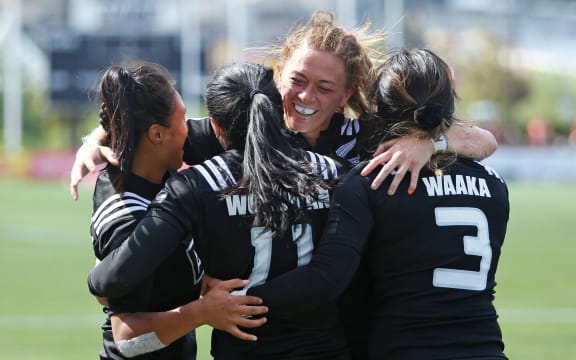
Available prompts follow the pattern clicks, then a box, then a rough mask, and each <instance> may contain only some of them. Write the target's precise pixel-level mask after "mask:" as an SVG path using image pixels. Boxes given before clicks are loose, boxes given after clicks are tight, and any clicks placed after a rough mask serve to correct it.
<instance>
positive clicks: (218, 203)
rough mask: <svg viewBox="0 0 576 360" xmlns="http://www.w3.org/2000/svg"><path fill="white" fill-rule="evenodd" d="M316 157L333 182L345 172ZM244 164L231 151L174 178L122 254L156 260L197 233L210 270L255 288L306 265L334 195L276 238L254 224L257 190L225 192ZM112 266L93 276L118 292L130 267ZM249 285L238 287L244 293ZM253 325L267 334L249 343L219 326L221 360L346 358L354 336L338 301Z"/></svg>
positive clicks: (138, 260)
mask: <svg viewBox="0 0 576 360" xmlns="http://www.w3.org/2000/svg"><path fill="white" fill-rule="evenodd" d="M308 155H309V158H310V161H311V162H313V163H314V164H315V165H316V166H315V167H316V168H321V169H322V172H321V173H322V174H323V176H324V178H325V179H326V180H330V179H335V178H336V177H337V176H338V175H339V174H340V173H341V171H342V168H341V165H338V164H336V163H335V162H334V161H333V160H332V159H330V158H327V157H324V156H320V155H318V154H315V153H308ZM241 165H242V155H241V154H240V153H238V152H237V151H234V150H231V151H227V152H225V153H223V154H221V155H218V156H215V157H213V158H212V159H210V160H207V161H205V162H203V163H201V164H198V165H196V166H193V167H191V168H189V169H186V170H184V171H181V172H180V173H179V174H177V175H175V176H173V177H172V178H171V179H170V180H169V181H168V182H167V184H166V186H165V189H164V190H162V191H161V192H160V193H159V194H158V196H157V197H156V199H155V200H154V201H153V203H152V204H151V205H150V211H149V213H148V214H147V215H146V217H145V218H144V219H143V220H142V222H141V224H140V225H139V226H138V227H137V228H136V231H135V232H134V234H133V235H132V236H131V237H130V238H129V239H128V241H127V242H126V243H124V244H123V245H122V246H121V247H120V248H119V252H118V253H117V254H116V257H118V258H121V259H123V260H124V261H125V262H126V263H129V264H130V267H129V268H134V267H140V266H143V265H144V264H152V266H154V264H156V263H157V262H158V261H159V260H158V258H159V257H162V254H165V253H167V252H170V251H171V249H172V247H173V246H174V244H176V243H178V242H179V241H181V239H182V238H184V237H185V236H186V235H187V234H192V235H193V238H194V241H195V246H196V249H197V250H198V253H199V255H200V257H201V259H202V262H203V266H204V268H205V270H206V272H207V273H208V274H210V275H211V276H214V277H216V278H219V279H223V280H226V279H231V278H244V279H249V280H250V284H249V285H248V286H254V285H257V284H260V283H263V282H266V281H268V280H269V279H271V278H274V277H276V276H278V275H279V274H282V273H284V272H286V271H289V270H291V269H293V268H296V267H298V266H301V265H304V264H306V263H307V262H308V261H309V260H310V257H311V256H312V251H313V249H314V244H315V242H316V241H317V239H318V238H319V236H320V234H321V232H322V229H323V226H324V221H325V217H326V215H327V212H328V207H329V205H330V198H329V194H328V193H327V192H325V193H321V194H319V195H318V197H314V198H312V197H311V200H310V202H309V204H308V209H309V211H308V215H307V219H308V222H307V223H302V224H294V225H293V226H292V229H291V231H289V232H288V234H286V236H285V237H284V238H272V237H271V236H270V233H268V232H262V229H261V228H258V227H252V216H251V200H250V196H247V195H240V194H229V195H226V196H225V197H224V198H222V190H225V189H227V188H228V187H230V186H232V185H234V184H236V182H237V179H238V176H239V174H240V172H241V168H240V167H241ZM151 238H156V239H158V238H159V239H162V241H152V240H151ZM110 258H111V257H108V258H107V259H106V260H105V261H107V260H109V259H110ZM111 261H114V260H111ZM111 265H112V266H108V267H109V268H110V269H114V270H113V272H112V273H110V272H109V273H108V276H106V277H100V276H98V274H95V272H94V271H93V272H92V275H91V280H92V281H94V282H98V283H100V284H101V285H102V286H103V287H106V288H108V289H110V290H114V289H117V288H122V287H124V286H125V284H124V283H125V282H126V281H128V280H127V279H123V267H122V266H117V265H115V264H111ZM127 269H128V268H127ZM245 291H246V289H238V293H239V294H240V293H244V292H245ZM247 331H248V332H252V333H254V334H256V335H257V336H258V338H259V340H258V341H256V342H248V341H243V340H239V339H237V338H235V337H233V336H231V335H229V334H228V333H226V332H221V331H218V330H214V332H213V336H212V354H213V356H214V357H215V359H340V358H341V359H346V352H347V349H346V340H345V338H344V336H343V333H342V328H341V325H340V323H339V320H338V312H337V308H336V306H335V304H334V303H332V304H329V305H326V306H323V307H320V308H317V309H314V311H308V312H302V313H298V314H295V315H292V316H289V317H282V316H278V317H268V322H267V323H266V325H264V326H262V327H261V328H257V329H248V330H247Z"/></svg>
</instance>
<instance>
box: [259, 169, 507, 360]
mask: <svg viewBox="0 0 576 360" xmlns="http://www.w3.org/2000/svg"><path fill="white" fill-rule="evenodd" d="M364 165H365V163H361V164H359V165H358V166H357V167H355V168H354V169H352V170H351V171H350V172H349V173H348V174H347V175H346V176H345V178H344V179H343V181H342V184H341V185H340V186H338V187H337V189H336V190H335V192H334V198H333V204H332V208H331V210H330V214H329V218H328V222H327V224H326V230H325V233H324V235H323V237H322V239H321V241H320V244H319V246H318V248H317V251H316V253H315V255H314V257H313V258H312V261H311V262H310V264H309V266H307V267H301V268H298V269H297V270H295V271H292V272H290V273H286V274H284V275H283V276H282V277H278V278H277V279H275V280H273V281H271V282H269V283H267V284H266V286H262V287H256V288H253V289H251V290H250V292H249V294H250V295H255V296H260V297H262V299H263V300H264V302H265V303H266V304H267V305H268V306H269V307H270V312H271V313H274V312H282V313H290V312H292V311H295V308H294V306H293V304H299V308H297V309H299V310H302V311H304V310H306V309H308V308H310V307H314V306H318V305H319V304H322V303H324V302H326V301H329V300H331V299H333V298H334V297H335V296H337V295H338V293H339V292H340V291H342V290H343V289H344V287H345V286H346V284H347V283H348V281H349V280H350V279H351V278H352V274H353V273H354V271H355V269H356V267H357V266H358V264H359V263H360V260H361V258H362V256H364V258H363V264H364V265H366V266H367V267H368V269H369V276H370V281H371V283H372V297H373V298H372V301H373V303H374V308H373V310H372V315H371V321H372V325H371V330H370V332H371V336H370V345H369V347H370V354H371V355H370V358H371V359H387V360H388V359H402V360H406V359H408V360H410V359H415V360H416V359H440V358H441V359H468V358H482V359H506V357H505V356H504V354H503V348H504V345H503V342H502V335H501V331H500V328H499V325H498V323H497V313H496V310H495V308H494V306H493V303H492V302H493V299H494V287H495V285H496V282H495V273H496V268H497V265H498V260H499V257H500V251H501V247H502V244H503V241H504V237H505V233H506V227H507V222H508V215H509V200H508V190H507V187H506V184H505V183H504V181H503V180H502V179H501V178H500V177H499V176H498V175H497V174H496V173H495V172H494V171H493V170H491V169H489V168H486V167H485V166H483V165H482V164H480V163H478V162H474V161H472V160H465V159H460V160H459V161H457V162H456V163H455V164H453V165H451V166H450V167H449V168H448V169H447V170H445V171H444V174H443V175H442V176H435V175H434V174H433V173H432V172H430V171H424V170H423V171H422V172H421V174H420V179H419V184H418V187H417V190H416V192H415V193H414V194H412V195H408V194H407V189H408V185H409V179H408V178H407V179H404V180H403V181H402V183H401V185H400V187H399V189H398V191H397V192H396V194H395V195H394V196H388V195H387V194H386V189H387V188H388V185H389V184H390V182H391V181H392V178H387V179H386V181H385V182H384V183H383V185H382V186H381V187H380V189H379V190H377V191H374V190H372V189H371V188H370V184H371V182H372V181H373V179H374V177H375V176H376V173H377V172H374V173H373V174H371V175H369V176H366V177H363V176H361V175H360V171H361V170H362V168H363V166H364Z"/></svg>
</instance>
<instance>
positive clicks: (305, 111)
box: [294, 104, 318, 116]
mask: <svg viewBox="0 0 576 360" xmlns="http://www.w3.org/2000/svg"><path fill="white" fill-rule="evenodd" d="M294 108H295V109H296V111H297V112H298V113H299V114H301V115H305V116H309V115H313V114H315V113H316V111H318V110H314V109H310V108H306V107H304V106H300V105H297V104H294Z"/></svg>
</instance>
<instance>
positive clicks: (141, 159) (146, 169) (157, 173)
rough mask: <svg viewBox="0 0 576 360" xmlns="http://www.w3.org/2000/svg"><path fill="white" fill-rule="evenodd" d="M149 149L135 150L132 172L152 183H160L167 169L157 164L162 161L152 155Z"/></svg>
mask: <svg viewBox="0 0 576 360" xmlns="http://www.w3.org/2000/svg"><path fill="white" fill-rule="evenodd" d="M151 154H153V152H150V151H136V153H135V154H134V160H133V162H132V173H134V174H136V175H138V176H140V177H141V178H144V179H146V180H148V181H149V182H151V183H153V184H161V183H162V179H164V174H166V171H167V169H166V168H165V167H163V166H161V165H159V164H161V163H162V162H161V161H160V160H159V159H156V158H155V157H153V156H150V155H151Z"/></svg>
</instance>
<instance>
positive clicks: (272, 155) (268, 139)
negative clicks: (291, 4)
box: [205, 64, 325, 234]
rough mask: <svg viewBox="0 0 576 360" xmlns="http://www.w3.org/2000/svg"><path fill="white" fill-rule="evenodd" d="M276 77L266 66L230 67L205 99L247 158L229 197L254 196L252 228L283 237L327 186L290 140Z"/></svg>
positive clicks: (220, 73)
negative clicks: (232, 195) (318, 193)
mask: <svg viewBox="0 0 576 360" xmlns="http://www.w3.org/2000/svg"><path fill="white" fill-rule="evenodd" d="M273 76H274V74H273V70H272V69H271V68H269V67H267V66H263V65H257V64H232V65H227V66H224V67H223V68H220V69H219V70H218V71H217V72H216V73H215V74H214V77H213V80H212V81H211V82H210V83H209V84H208V87H207V89H206V93H205V97H206V104H207V107H208V112H209V114H210V116H212V117H213V118H214V119H215V120H216V121H217V122H218V123H219V124H220V125H221V126H222V128H223V129H224V131H225V132H226V135H227V137H228V140H229V142H230V148H234V149H237V150H240V151H243V153H244V161H243V165H242V178H241V180H240V181H239V183H238V184H237V185H236V186H235V187H234V188H232V189H230V191H229V192H233V193H234V192H247V193H249V194H251V196H252V197H253V208H254V209H255V219H254V225H255V226H262V227H264V229H265V230H270V231H272V232H273V233H278V234H282V233H284V232H286V231H287V230H288V228H289V226H290V225H291V224H293V223H295V222H297V221H298V220H301V219H302V218H303V215H304V211H305V209H306V200H307V197H309V196H311V195H313V194H315V193H316V192H317V190H318V189H319V188H320V187H323V186H325V185H324V183H323V182H322V181H321V179H320V178H319V177H317V176H315V175H312V173H311V170H310V168H309V165H308V163H307V162H306V161H305V153H304V152H303V151H302V150H300V149H297V148H295V147H293V146H292V145H291V144H290V142H289V140H288V134H287V129H286V127H285V125H284V120H283V116H282V103H281V96H280V94H279V93H278V90H277V88H276V85H275V83H274V80H273Z"/></svg>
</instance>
